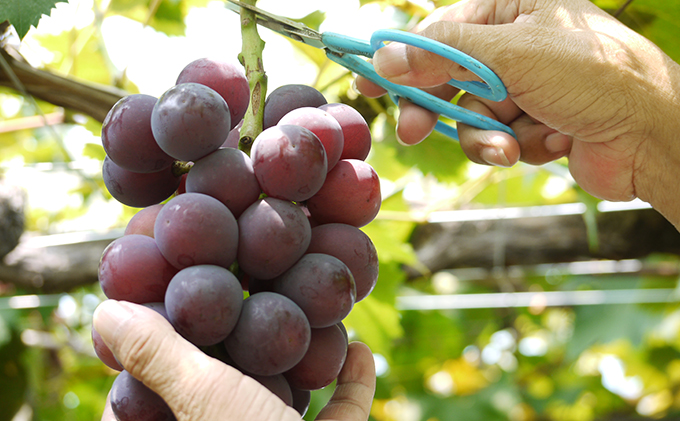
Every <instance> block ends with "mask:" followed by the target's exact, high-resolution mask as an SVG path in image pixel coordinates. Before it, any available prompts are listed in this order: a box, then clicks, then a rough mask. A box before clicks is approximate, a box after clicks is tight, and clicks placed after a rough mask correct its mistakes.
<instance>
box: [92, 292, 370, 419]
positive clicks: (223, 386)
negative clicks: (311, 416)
mask: <svg viewBox="0 0 680 421" xmlns="http://www.w3.org/2000/svg"><path fill="white" fill-rule="evenodd" d="M94 326H95V328H96V329H97V331H98V332H99V333H100V334H101V336H102V338H103V339H104V341H105V342H106V344H107V345H108V346H109V348H110V349H111V350H112V351H113V353H114V355H115V356H116V358H117V360H118V361H119V362H120V363H121V365H122V366H124V367H125V368H126V371H127V372H129V373H131V375H132V376H134V377H136V378H138V379H141V380H142V381H143V382H144V384H145V385H147V386H148V387H149V388H150V389H152V390H153V391H155V392H156V393H157V394H158V395H160V396H161V397H162V398H163V399H164V400H165V402H167V404H168V406H169V407H170V408H171V409H172V411H173V413H174V414H175V415H176V417H177V419H178V420H205V421H209V420H263V421H264V420H267V421H269V420H299V419H300V414H299V413H298V412H297V411H296V410H295V409H293V408H291V407H289V406H287V405H285V404H284V403H283V401H281V400H280V399H278V398H277V397H276V396H275V395H274V394H272V393H271V392H269V391H268V390H267V389H265V387H264V386H262V385H260V383H258V382H257V381H256V380H254V379H252V378H251V377H248V376H245V375H243V374H241V373H240V372H239V371H238V370H236V369H234V368H232V367H230V366H228V365H226V364H224V363H222V362H220V361H218V360H216V359H213V358H210V357H208V356H207V355H206V354H205V353H203V352H202V351H200V350H199V349H198V348H196V347H195V346H194V345H192V344H190V343H189V342H187V341H186V340H184V339H183V338H182V337H181V336H180V335H179V334H177V333H176V332H175V331H174V329H173V328H172V326H171V325H170V324H169V323H168V322H167V320H166V319H165V318H163V317H162V316H161V315H160V314H158V313H156V312H155V311H153V310H150V309H148V308H145V307H143V306H140V305H135V304H131V303H127V302H116V301H113V300H110V301H106V302H104V303H103V304H102V305H101V306H100V307H99V308H98V310H97V312H96V314H95V317H94ZM374 389H375V369H374V367H373V357H372V354H371V352H370V350H369V349H368V348H367V347H366V346H365V345H363V344H361V343H353V344H350V346H349V349H348V354H347V359H346V363H345V366H344V368H343V370H342V372H341V373H340V376H339V377H338V385H337V387H336V391H335V394H334V395H333V398H332V399H331V400H330V402H329V403H328V404H327V405H326V407H325V408H324V409H323V410H322V411H321V413H320V414H319V416H318V417H317V420H325V419H332V420H337V421H345V420H346V421H354V420H366V419H367V418H368V411H369V409H370V406H371V402H372V399H373V391H374ZM114 420H115V417H114V416H113V413H112V411H111V408H110V404H109V400H108V399H107V409H106V410H105V412H104V415H103V416H102V421H114Z"/></svg>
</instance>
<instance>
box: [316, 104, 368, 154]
mask: <svg viewBox="0 0 680 421" xmlns="http://www.w3.org/2000/svg"><path fill="white" fill-rule="evenodd" d="M319 109H321V110H324V111H326V112H327V113H328V114H330V115H332V116H333V117H334V118H335V119H336V120H337V122H338V123H340V127H342V134H343V138H344V146H343V149H342V154H341V155H340V159H359V160H361V161H363V160H365V159H366V157H367V156H368V153H369V152H370V151H371V130H370V129H369V127H368V123H366V120H365V119H364V117H363V116H362V115H361V114H360V113H359V111H357V110H355V109H354V108H352V107H351V106H349V105H347V104H340V103H334V104H326V105H322V106H320V107H319Z"/></svg>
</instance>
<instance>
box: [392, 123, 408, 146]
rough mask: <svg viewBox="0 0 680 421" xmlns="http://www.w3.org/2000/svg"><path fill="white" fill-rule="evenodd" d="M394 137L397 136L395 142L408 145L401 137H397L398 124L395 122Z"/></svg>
mask: <svg viewBox="0 0 680 421" xmlns="http://www.w3.org/2000/svg"><path fill="white" fill-rule="evenodd" d="M394 137H396V138H397V143H399V144H400V145H402V146H408V144H406V143H405V142H404V141H403V140H401V138H400V137H399V124H397V125H396V126H395V128H394Z"/></svg>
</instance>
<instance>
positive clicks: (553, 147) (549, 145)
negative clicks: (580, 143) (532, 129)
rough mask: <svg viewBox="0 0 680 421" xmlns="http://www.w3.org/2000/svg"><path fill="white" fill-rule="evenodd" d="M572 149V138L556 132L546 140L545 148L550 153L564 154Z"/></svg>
mask: <svg viewBox="0 0 680 421" xmlns="http://www.w3.org/2000/svg"><path fill="white" fill-rule="evenodd" d="M570 147H571V136H569V135H566V134H562V133H560V132H555V133H552V134H549V135H548V136H546V138H545V148H546V149H547V150H548V151H550V152H563V151H566V150H567V149H569V148H570Z"/></svg>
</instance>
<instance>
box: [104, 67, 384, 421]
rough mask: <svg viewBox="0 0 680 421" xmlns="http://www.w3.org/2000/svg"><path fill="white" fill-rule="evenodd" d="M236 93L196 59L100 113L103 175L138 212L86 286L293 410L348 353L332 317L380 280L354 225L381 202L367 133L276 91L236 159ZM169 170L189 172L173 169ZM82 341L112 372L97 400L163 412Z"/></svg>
mask: <svg viewBox="0 0 680 421" xmlns="http://www.w3.org/2000/svg"><path fill="white" fill-rule="evenodd" d="M248 102H249V88H248V83H247V80H246V78H245V76H244V74H243V72H242V71H241V70H240V68H239V67H238V66H236V65H233V64H231V63H225V62H219V61H215V60H210V59H200V60H197V61H194V62H192V63H190V64H189V65H187V66H186V68H184V70H183V71H182V72H181V73H180V75H179V77H178V79H177V83H176V85H175V86H173V87H171V88H170V89H168V90H167V91H166V92H165V93H164V94H163V95H161V96H160V97H159V98H154V97H152V96H148V95H141V94H135V95H130V96H127V97H125V98H123V99H121V100H120V101H119V102H118V103H116V104H115V105H114V106H113V108H112V109H111V110H110V112H109V114H108V116H107V117H106V119H105V121H104V124H103V128H102V143H103V146H104V149H105V151H106V153H107V157H106V159H105V161H104V165H103V170H102V173H103V178H104V182H105V184H106V187H107V189H108V190H109V192H110V193H111V195H112V196H113V197H114V198H115V199H117V200H118V201H120V202H121V203H123V204H126V205H128V206H131V207H139V208H143V209H141V210H140V211H138V212H137V213H136V214H135V216H134V217H133V218H131V219H130V221H129V223H128V225H127V227H126V229H125V233H124V236H123V237H121V238H118V239H116V240H114V241H113V242H112V243H111V244H110V245H109V246H108V247H107V248H106V249H105V250H104V252H103V255H102V258H101V262H100V266H99V282H100V285H101V287H102V290H103V292H104V294H105V295H106V296H107V297H108V298H111V299H116V300H125V301H129V302H133V303H138V304H143V305H145V306H147V307H150V308H151V309H153V310H155V311H157V312H158V313H160V314H161V315H162V316H163V317H165V318H166V319H167V320H168V321H169V322H170V324H171V325H172V326H173V327H174V329H175V330H176V331H177V332H178V333H179V334H180V335H182V336H183V337H184V338H185V339H187V340H188V341H190V342H191V343H193V344H194V345H196V346H197V347H199V348H200V349H202V350H203V351H204V352H205V353H206V354H208V355H210V356H212V357H214V358H217V359H219V360H221V361H222V362H224V363H225V364H229V365H231V366H233V367H235V368H237V369H239V370H240V371H242V372H243V373H244V374H247V375H249V376H252V377H253V378H255V379H256V380H258V381H259V382H260V383H261V384H263V385H264V386H266V387H267V388H269V389H270V390H271V391H272V392H273V393H275V394H276V395H277V396H279V397H280V398H281V399H282V400H283V401H284V402H285V403H286V404H288V405H289V406H292V407H294V408H295V409H297V410H298V412H300V413H301V414H304V413H305V411H306V409H307V407H308V405H309V401H310V391H311V390H316V389H321V388H324V387H326V386H327V385H329V384H330V383H332V382H333V381H334V380H335V379H336V378H337V376H338V374H339V372H340V369H341V368H342V366H343V364H344V361H345V357H346V354H347V346H348V337H347V332H346V330H345V328H344V326H343V323H342V320H343V319H344V318H345V317H346V316H347V315H348V314H349V312H350V311H351V310H352V308H353V306H354V304H355V303H356V302H358V301H360V300H362V299H364V298H365V297H366V296H368V295H369V294H370V293H371V291H372V290H373V288H374V286H375V283H376V281H377V277H378V259H377V253H376V249H375V247H374V245H373V243H372V242H371V240H370V238H369V237H368V236H367V235H366V234H365V233H364V232H363V231H362V230H360V227H362V226H364V225H366V224H368V223H369V222H371V221H372V220H373V219H374V218H375V216H376V214H377V213H378V210H379V208H380V202H381V195H380V185H379V179H378V176H377V174H376V172H375V171H374V169H373V168H372V167H371V166H370V165H369V164H367V163H366V162H364V160H365V158H366V157H367V155H368V153H369V150H370V147H371V134H370V131H369V128H368V125H367V123H366V121H365V120H364V118H363V117H362V116H361V114H360V113H359V112H357V111H356V110H355V109H354V108H352V107H350V106H348V105H345V104H341V103H327V101H326V99H325V98H324V96H323V95H322V94H321V93H320V92H319V91H317V90H316V89H314V88H312V87H310V86H306V85H285V86H282V87H280V88H277V89H276V90H274V91H273V92H271V93H270V94H269V96H268V97H267V99H266V102H265V107H264V125H263V131H262V132H261V134H259V135H258V136H257V137H256V138H255V140H254V142H253V144H252V149H251V153H250V155H248V154H246V153H244V152H243V151H241V150H239V149H238V143H239V138H240V130H241V126H242V118H243V116H244V114H245V112H246V109H247V107H248ZM178 163H181V164H182V165H183V166H184V168H190V169H189V171H188V172H187V173H185V174H183V175H180V174H178V172H177V171H175V170H174V168H175V167H176V166H177V165H178ZM168 199H169V200H168ZM244 297H246V298H244ZM92 337H93V343H94V348H95V351H96V353H97V355H98V356H99V358H100V359H101V360H102V361H103V362H104V363H105V364H106V365H108V366H109V367H111V368H113V369H115V370H118V371H121V372H122V373H121V374H120V375H119V376H118V377H117V378H116V380H115V382H114V384H113V386H112V390H111V397H110V399H111V406H112V409H113V411H114V413H115V414H116V417H117V418H118V419H119V421H126V420H132V419H135V420H136V419H140V418H139V416H140V414H142V413H144V414H153V416H152V417H150V418H148V419H169V420H171V419H174V416H173V415H172V412H171V411H170V409H169V408H168V406H167V405H166V404H165V402H163V400H162V399H161V398H160V397H158V395H156V394H155V393H154V392H153V391H151V390H149V389H148V388H146V386H144V385H143V384H142V383H141V382H139V381H137V380H136V379H135V378H134V377H132V376H130V375H129V374H127V372H125V371H124V367H122V366H121V365H120V363H119V362H118V361H117V360H116V358H115V357H114V356H113V354H112V352H111V351H110V350H109V349H108V348H107V346H106V344H104V342H103V341H102V339H101V336H100V335H99V334H98V333H97V332H96V331H95V330H93V332H92ZM133 397H136V398H135V399H134V402H135V404H134V405H129V404H128V403H129V402H132V398H133ZM144 419H147V418H144Z"/></svg>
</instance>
